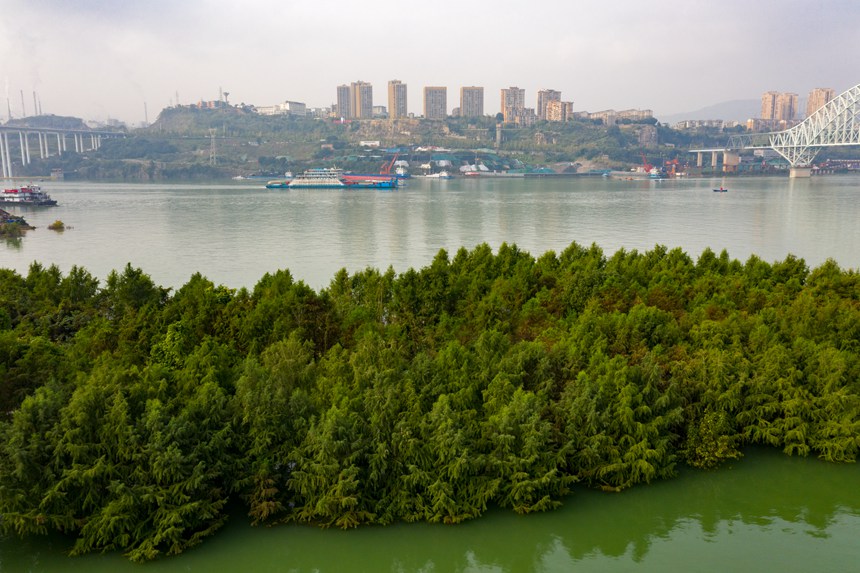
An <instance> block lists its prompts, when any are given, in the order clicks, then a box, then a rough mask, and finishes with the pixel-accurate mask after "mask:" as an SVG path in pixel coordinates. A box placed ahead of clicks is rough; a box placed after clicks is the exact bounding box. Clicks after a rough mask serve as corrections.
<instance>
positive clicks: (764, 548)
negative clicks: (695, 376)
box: [0, 176, 860, 573]
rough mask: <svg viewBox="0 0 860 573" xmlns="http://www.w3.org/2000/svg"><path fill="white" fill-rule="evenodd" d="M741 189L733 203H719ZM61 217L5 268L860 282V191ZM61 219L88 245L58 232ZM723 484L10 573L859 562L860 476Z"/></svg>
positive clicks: (723, 479) (238, 522) (22, 549)
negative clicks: (491, 255) (658, 269)
mask: <svg viewBox="0 0 860 573" xmlns="http://www.w3.org/2000/svg"><path fill="white" fill-rule="evenodd" d="M720 185H725V186H727V187H728V188H729V192H728V193H714V192H713V191H712V189H713V188H714V187H719V186H720ZM43 186H44V188H45V189H46V190H47V191H48V192H49V193H50V194H51V195H52V196H53V197H54V198H55V199H57V200H58V201H59V206H57V207H53V208H33V209H15V208H7V210H10V211H13V212H17V213H19V214H23V215H24V216H25V217H26V218H27V219H28V221H29V222H30V223H31V224H33V225H35V226H36V227H37V229H36V230H34V231H30V232H28V234H27V235H26V236H25V237H24V238H22V239H20V240H7V241H5V243H0V267H3V268H12V269H15V270H17V271H19V272H21V273H26V271H27V268H28V267H29V265H30V264H31V262H32V261H39V262H41V263H42V264H50V263H56V264H57V265H59V267H60V268H61V269H62V270H63V271H64V272H67V271H68V270H69V268H71V266H72V265H80V266H83V267H85V268H86V269H88V270H89V271H90V272H92V273H93V274H94V275H96V276H97V277H99V278H101V279H104V278H105V277H106V276H107V274H108V273H109V272H110V271H111V270H112V269H120V268H122V267H123V266H124V265H125V264H126V263H127V262H130V263H131V264H132V265H134V266H136V267H140V268H142V269H143V270H144V271H145V272H147V273H148V274H150V276H152V278H153V280H154V281H155V282H156V283H158V284H160V285H163V286H169V287H174V288H176V287H179V286H181V285H182V284H184V283H185V282H186V281H187V280H188V278H189V277H190V276H191V274H192V273H193V272H200V273H202V274H203V275H205V276H207V277H208V278H209V279H211V280H212V281H213V282H215V283H218V284H224V285H227V286H230V287H235V288H238V287H249V288H250V287H253V285H254V284H255V283H256V282H257V281H258V280H259V279H260V277H261V276H262V275H263V274H264V273H266V272H272V271H275V270H277V269H280V268H289V269H290V270H291V272H292V273H293V275H294V276H295V277H296V278H297V279H300V280H303V281H305V282H306V283H307V284H309V285H310V286H312V287H313V288H316V289H320V288H324V287H325V286H327V285H328V283H329V281H330V280H331V278H332V276H333V275H334V273H335V272H336V271H337V270H338V269H340V268H341V267H346V268H347V269H349V270H358V269H362V268H365V267H367V266H371V267H376V268H381V269H385V268H387V267H388V266H389V265H391V266H392V267H393V268H394V269H395V271H397V272H401V271H404V270H406V269H407V268H409V267H421V266H424V265H427V264H429V262H430V261H431V260H432V258H433V256H434V255H435V254H436V253H437V252H438V250H439V249H441V248H445V249H448V250H449V251H451V252H453V251H455V250H456V249H457V248H459V247H460V246H465V247H467V248H471V247H474V246H475V245H476V244H479V243H481V242H486V243H488V244H489V245H490V246H492V247H494V248H495V247H498V245H500V244H501V243H502V242H508V243H516V244H517V245H519V246H520V248H522V249H525V250H527V251H529V252H531V253H532V254H533V255H535V256H538V255H540V254H541V253H543V252H545V251H547V250H550V249H552V250H555V251H561V250H563V249H564V248H565V247H566V246H567V245H569V244H570V243H571V242H572V241H576V242H579V243H581V244H585V245H588V244H591V243H592V242H593V243H596V244H598V245H600V246H601V247H602V248H603V249H604V252H605V253H606V254H607V255H611V254H612V253H613V252H615V250H617V249H619V248H626V249H628V250H629V249H637V250H640V251H642V250H648V249H650V248H652V247H653V246H654V245H655V244H662V245H666V246H668V247H670V248H673V247H680V248H682V249H684V250H685V251H686V252H687V253H688V254H690V256H691V257H693V258H697V257H698V255H699V254H700V253H701V252H702V251H703V250H704V249H705V248H706V247H710V248H712V249H713V250H714V251H716V252H719V251H720V250H722V249H726V250H727V251H728V253H729V255H730V256H731V257H733V258H737V259H740V260H746V259H747V258H748V257H749V256H750V255H752V254H755V255H757V256H759V257H760V258H762V259H764V260H766V261H769V262H772V261H775V260H781V259H783V258H785V257H786V256H787V255H788V254H794V255H796V256H798V257H802V258H804V259H805V260H806V262H807V264H808V265H809V266H810V267H814V266H816V265H818V264H820V263H822V262H823V261H825V260H826V259H828V258H833V259H834V260H836V261H837V262H838V263H839V264H840V265H841V266H842V267H843V268H853V269H856V268H858V267H860V225H857V221H858V220H860V201H858V200H857V198H858V196H857V194H858V189H860V177H855V176H845V177H821V178H813V179H807V180H789V179H787V178H750V179H728V180H716V179H714V180H708V179H700V180H695V179H693V180H674V181H662V182H654V181H617V180H606V179H601V178H582V179H557V180H556V179H552V180H549V179H528V180H524V179H487V180H479V181H471V180H451V181H444V180H443V181H429V180H424V181H420V180H415V181H411V182H409V184H408V185H407V186H406V187H404V188H402V189H399V190H396V191H387V192H380V191H359V192H344V191H339V190H317V191H311V190H300V191H299V190H292V191H282V190H266V189H264V188H262V185H261V184H259V183H257V184H252V183H245V182H243V183H230V184H213V185H200V184H193V185H174V184H158V185H155V184H153V185H133V184H109V183H79V182H63V183H59V182H46V183H44V184H43ZM55 219H61V220H62V221H63V222H64V223H65V224H66V225H69V226H70V227H71V228H69V229H68V230H66V231H64V232H62V233H57V232H53V231H49V230H48V229H47V228H46V227H47V225H48V224H50V223H51V222H53V221H54V220H55ZM747 454H748V455H747V456H746V457H745V458H744V459H742V460H740V461H738V462H735V463H732V464H730V465H728V466H726V467H724V468H722V469H720V470H719V471H715V472H699V471H692V470H689V469H682V472H681V475H680V477H678V478H677V479H674V480H670V481H665V482H659V483H654V484H651V485H648V486H639V487H636V488H634V489H632V490H629V491H626V492H623V493H621V494H606V493H600V492H596V491H589V490H585V489H583V488H575V489H574V493H573V494H572V495H571V496H570V497H569V498H568V499H567V500H566V502H565V504H564V506H563V507H562V508H561V509H560V510H557V511H554V512H550V513H546V514H539V515H531V516H525V517H523V516H517V515H515V514H513V513H511V512H507V511H501V510H491V511H490V512H488V514H487V515H485V516H484V517H481V518H480V519H477V520H475V521H472V522H469V523H466V524H463V525H459V526H442V525H429V524H409V525H407V524H400V525H395V526H391V527H386V528H382V527H366V528H361V529H358V530H352V531H346V532H343V531H337V530H320V529H315V528H312V527H304V526H302V527H299V526H280V527H274V528H252V527H250V526H248V524H247V520H246V519H245V518H244V517H243V516H242V515H241V511H240V510H239V509H238V508H237V510H236V515H235V516H234V517H233V518H232V519H231V521H230V522H229V523H228V525H227V526H226V527H225V528H224V529H223V530H222V531H220V532H219V533H217V534H216V535H215V537H213V538H210V539H207V540H206V541H204V543H203V544H202V545H201V546H200V547H198V548H195V549H193V550H190V551H188V552H186V553H185V554H183V555H181V556H178V557H172V558H166V559H161V560H158V561H156V562H154V563H150V564H147V565H145V566H143V567H140V566H137V565H133V564H131V563H129V562H128V561H126V560H125V559H124V558H123V557H122V556H121V555H118V554H107V555H92V556H86V557H81V558H69V557H66V552H67V551H68V549H69V547H70V542H69V540H68V539H66V538H64V537H62V536H59V535H50V536H48V537H44V538H38V537H34V538H28V539H25V540H19V539H17V538H14V537H6V538H0V573H7V572H8V573H11V572H15V573H19V572H40V573H41V572H45V573H54V572H76V571H81V572H83V571H87V572H95V573H98V572H102V571H104V572H107V571H110V572H117V571H118V572H122V571H141V570H145V571H148V572H174V571H177V572H178V571H188V572H207V573H208V572H215V573H218V572H232V571H241V570H246V571H267V572H269V571H273V572H277V571H283V572H295V573H304V572H308V573H310V572H317V573H329V572H340V571H357V572H360V571H367V572H377V571H389V572H397V573H400V572H402V573H435V572H449V571H452V572H470V573H472V572H474V573H477V572H481V573H484V572H499V573H502V572H503V573H518V572H521V571H523V572H525V571H539V572H555V571H571V570H577V571H625V570H636V571H726V570H731V571H771V570H782V571H786V572H788V571H816V572H825V571H834V572H835V571H849V570H852V569H856V567H857V563H860V544H858V543H857V539H858V534H860V488H858V487H857V484H858V483H860V468H859V467H858V466H857V465H842V466H840V465H832V464H826V463H823V462H820V461H818V460H815V459H798V458H789V457H786V456H783V455H782V454H780V453H778V452H774V451H771V450H767V449H754V450H751V451H748V452H747Z"/></svg>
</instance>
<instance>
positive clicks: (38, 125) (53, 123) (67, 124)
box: [5, 114, 89, 131]
mask: <svg viewBox="0 0 860 573" xmlns="http://www.w3.org/2000/svg"><path fill="white" fill-rule="evenodd" d="M5 125H6V126H7V127H31V128H33V129H79V130H82V131H83V130H87V129H89V128H88V127H87V125H86V124H85V123H84V120H82V119H80V118H78V117H66V116H62V115H53V114H49V115H34V116H30V117H25V118H21V119H10V120H9V121H8V122H6V124H5Z"/></svg>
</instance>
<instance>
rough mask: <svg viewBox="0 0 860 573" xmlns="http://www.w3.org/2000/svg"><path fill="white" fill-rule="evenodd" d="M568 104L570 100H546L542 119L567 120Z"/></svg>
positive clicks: (568, 117)
mask: <svg viewBox="0 0 860 573" xmlns="http://www.w3.org/2000/svg"><path fill="white" fill-rule="evenodd" d="M568 104H572V102H567V101H561V100H550V101H548V102H546V108H545V109H544V119H545V120H546V121H567V120H568V119H570V116H568V114H567V110H568Z"/></svg>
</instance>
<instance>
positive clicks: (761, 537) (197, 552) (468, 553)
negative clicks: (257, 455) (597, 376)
mask: <svg viewBox="0 0 860 573" xmlns="http://www.w3.org/2000/svg"><path fill="white" fill-rule="evenodd" d="M858 482H860V467H858V466H857V465H856V464H852V465H841V466H840V465H831V464H827V463H825V462H821V461H818V460H815V459H801V458H789V457H787V456H784V455H783V454H781V453H779V452H776V451H771V450H765V449H757V450H753V451H750V452H748V454H747V457H746V458H744V459H742V460H741V461H739V462H736V463H734V464H732V465H730V466H727V467H724V468H722V469H720V470H719V471H715V472H699V471H692V470H685V471H683V473H682V475H681V476H680V477H679V478H676V479H673V480H669V481H664V482H660V483H655V484H651V485H648V486H637V487H635V488H633V489H632V490H628V491H625V492H623V493H621V494H607V493H600V492H595V491H588V490H580V489H578V490H575V492H574V493H573V494H572V495H571V496H570V497H569V498H568V499H567V500H566V502H565V504H564V506H563V507H562V508H561V509H559V510H556V511H553V512H549V513H542V514H536V515H529V516H517V515H515V514H513V513H512V512H507V511H501V510H494V511H491V512H489V514H487V515H485V516H483V517H481V518H479V519H477V520H474V521H471V522H467V523H465V524H461V525H456V526H445V525H429V524H400V525H394V526H389V527H365V528H359V529H355V530H350V531H340V530H321V529H316V528H313V527H306V526H295V525H287V526H279V527H272V528H264V527H250V526H249V525H248V524H247V520H245V519H243V518H242V517H241V515H240V514H239V512H237V515H236V517H235V518H234V519H232V520H231V522H230V523H229V524H228V525H227V526H226V527H225V528H224V529H223V530H221V531H220V532H218V533H216V534H215V536H214V537H211V538H209V539H207V540H205V541H204V542H203V544H202V545H200V546H198V547H197V548H195V549H192V550H190V551H188V552H186V553H183V554H182V555H179V556H177V557H170V558H166V559H161V560H159V561H156V562H153V563H149V564H146V565H144V566H140V565H134V564H132V563H129V562H128V561H126V560H125V559H124V558H123V557H122V556H121V555H119V554H107V555H89V556H85V557H75V558H70V557H66V556H65V551H67V550H68V548H69V547H70V542H69V541H68V540H67V539H64V538H62V537H60V536H52V537H49V538H28V539H26V540H24V541H21V540H18V539H8V538H7V539H0V571H2V572H4V573H5V572H16V573H19V572H33V573H36V572H39V573H42V572H44V573H59V572H63V573H66V572H68V573H77V572H81V573H83V572H87V573H108V572H111V573H113V572H119V573H122V572H125V571H129V572H131V571H138V572H140V571H146V572H148V573H168V572H169V573H172V572H180V571H184V572H192V573H204V572H205V573H222V572H223V573H227V572H235V571H254V572H256V571H265V572H291V573H339V572H367V573H376V572H393V573H394V572H396V573H436V572H439V573H441V572H445V573H447V572H462V573H467V572H468V573H479V572H480V573H488V572H493V573H519V572H529V571H536V572H540V573H551V572H552V573H555V572H559V573H561V572H569V571H589V572H590V571H612V572H617V571H637V572H640V571H641V572H650V571H659V572H666V571H684V572H688V571H715V572H716V571H719V572H725V571H731V572H746V571H752V572H765V571H780V572H783V573H786V572H794V571H797V572H816V573H825V572H849V571H857V570H858V566H860V565H858V564H860V543H858V541H857V538H858V535H857V534H858V532H860V488H858V487H857V484H858Z"/></svg>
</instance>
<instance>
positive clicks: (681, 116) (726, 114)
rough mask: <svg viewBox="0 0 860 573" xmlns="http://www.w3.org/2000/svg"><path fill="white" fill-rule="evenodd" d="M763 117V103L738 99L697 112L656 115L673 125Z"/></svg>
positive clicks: (661, 120) (662, 121)
mask: <svg viewBox="0 0 860 573" xmlns="http://www.w3.org/2000/svg"><path fill="white" fill-rule="evenodd" d="M759 115H761V101H759V100H755V99H738V100H732V101H724V102H721V103H717V104H714V105H710V106H708V107H703V108H702V109H698V110H696V111H688V112H684V113H675V114H671V115H662V114H655V116H656V117H657V119H658V120H660V122H661V123H668V124H669V125H672V124H674V123H677V122H679V121H684V120H687V119H722V120H726V121H746V120H748V119H750V118H752V117H758V116H759Z"/></svg>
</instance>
